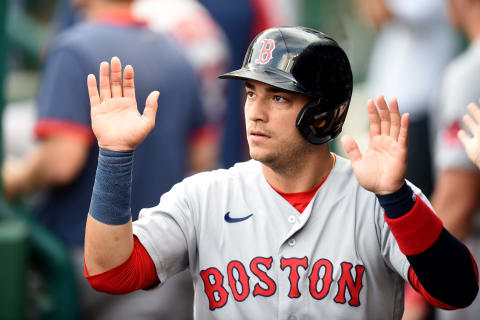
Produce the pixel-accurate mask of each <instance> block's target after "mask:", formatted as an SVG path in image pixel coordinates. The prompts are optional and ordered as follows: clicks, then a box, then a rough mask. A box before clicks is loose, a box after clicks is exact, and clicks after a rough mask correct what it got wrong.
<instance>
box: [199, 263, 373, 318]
mask: <svg viewBox="0 0 480 320" xmlns="http://www.w3.org/2000/svg"><path fill="white" fill-rule="evenodd" d="M272 264H273V258H272V257H255V258H253V259H252V261H250V265H249V268H250V273H249V272H247V269H246V268H245V266H244V264H243V263H242V262H240V261H238V260H232V261H230V262H229V263H228V265H227V274H226V277H225V275H224V274H223V273H222V272H221V271H220V270H218V269H217V268H214V267H211V268H207V269H204V270H201V271H200V276H201V278H202V280H203V284H204V287H205V294H206V295H207V297H208V301H209V307H210V310H212V311H213V310H215V309H217V308H222V307H223V306H225V304H227V302H228V298H229V294H230V293H229V291H230V292H231V294H232V296H233V298H234V299H235V301H237V302H242V301H244V300H245V299H247V297H248V296H249V294H250V291H252V292H251V293H252V295H253V296H254V297H256V296H264V297H270V296H273V295H274V294H275V292H276V291H277V283H275V281H274V280H273V279H272V277H270V276H269V275H268V273H267V272H265V271H263V270H264V269H266V270H267V271H268V270H270V269H271V268H272ZM340 267H341V273H340V278H339V279H333V269H334V266H333V264H332V263H331V262H330V261H329V260H328V259H319V260H317V261H316V262H315V263H314V264H313V265H312V270H311V271H310V274H309V275H308V281H309V288H308V293H309V294H310V296H311V297H312V298H313V299H316V300H322V299H324V298H325V297H326V296H327V295H328V294H329V293H330V291H331V290H335V297H334V298H333V301H334V302H336V303H341V304H345V303H346V302H347V297H346V291H347V290H348V293H349V297H350V299H349V300H348V304H349V305H350V306H353V307H358V306H360V291H361V290H362V288H363V275H364V273H365V267H364V266H363V265H356V266H355V267H353V265H352V264H351V263H349V262H342V263H341V266H340ZM280 269H282V270H283V271H285V273H284V275H285V276H286V277H288V280H289V282H290V290H289V293H288V297H289V298H292V299H295V298H299V297H300V296H301V295H302V292H301V290H300V289H299V286H298V284H299V280H300V269H304V270H308V258H307V257H303V258H284V257H282V258H281V259H280ZM352 269H354V273H353V274H352ZM234 270H235V271H236V273H234ZM249 274H250V275H253V276H255V277H256V278H257V279H258V282H257V283H256V284H255V285H254V286H253V288H250V285H249V283H250V282H249V279H250V275H249ZM280 276H281V275H280ZM260 282H261V283H262V284H263V285H262V286H261V285H260ZM334 282H336V285H335V284H334ZM319 288H321V289H319ZM227 289H228V290H227Z"/></svg>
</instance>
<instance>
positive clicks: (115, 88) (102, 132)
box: [87, 57, 160, 151]
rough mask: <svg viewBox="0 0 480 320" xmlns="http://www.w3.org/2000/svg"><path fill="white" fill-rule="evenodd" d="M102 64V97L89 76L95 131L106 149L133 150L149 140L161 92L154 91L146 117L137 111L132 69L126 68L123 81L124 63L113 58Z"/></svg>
mask: <svg viewBox="0 0 480 320" xmlns="http://www.w3.org/2000/svg"><path fill="white" fill-rule="evenodd" d="M111 69H112V70H111V75H110V66H109V64H108V62H102V63H101V64H100V95H99V94H98V89H97V80H96V78H95V76H94V75H93V74H90V75H88V78H87V84H88V94H89V96H90V106H91V112H90V115H91V118H92V129H93V132H94V133H95V136H96V137H97V140H98V145H99V146H100V147H101V148H103V149H108V150H115V151H127V150H133V149H135V147H137V146H138V145H139V144H140V143H142V141H143V140H144V139H145V138H146V137H147V135H148V133H149V132H150V131H151V130H152V129H153V127H154V126H155V116H156V114H157V108H158V101H157V100H158V97H159V95H160V93H159V92H158V91H153V92H152V93H150V95H149V96H148V98H147V101H146V105H145V110H144V111H143V115H141V114H140V113H139V112H138V108H137V101H136V99H135V84H134V81H133V78H134V74H133V68H132V66H130V65H128V66H126V67H125V70H124V72H123V82H122V64H121V62H120V59H118V58H117V57H113V58H112V61H111Z"/></svg>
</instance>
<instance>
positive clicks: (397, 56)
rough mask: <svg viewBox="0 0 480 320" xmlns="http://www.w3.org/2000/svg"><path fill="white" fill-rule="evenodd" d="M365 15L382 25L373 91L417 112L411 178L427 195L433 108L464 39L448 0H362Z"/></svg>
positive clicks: (405, 109) (369, 81) (370, 87)
mask: <svg viewBox="0 0 480 320" xmlns="http://www.w3.org/2000/svg"><path fill="white" fill-rule="evenodd" d="M357 1H358V2H359V5H360V10H361V12H362V13H363V17H365V18H366V20H367V21H369V22H370V24H371V25H373V26H374V27H375V28H376V29H377V30H378V34H377V38H376V41H375V44H374V46H373V52H372V55H371V60H370V65H369V71H368V74H367V79H366V81H367V91H368V96H376V95H377V94H378V92H383V93H385V96H386V97H397V98H398V101H399V105H400V106H401V108H402V110H401V112H405V113H406V112H408V113H410V115H411V122H410V136H409V141H408V143H409V146H408V147H409V151H410V152H409V158H408V163H409V166H408V171H407V179H408V180H410V181H412V182H413V183H414V184H415V185H417V186H419V187H420V188H421V189H422V190H423V192H424V193H425V195H427V196H430V194H431V192H432V185H433V180H432V166H431V154H430V145H431V143H430V139H429V131H428V130H429V129H428V128H429V118H428V117H429V109H430V105H431V101H432V97H433V95H434V92H435V90H438V86H439V82H440V79H441V75H442V73H443V71H444V69H445V66H446V65H447V63H448V62H449V61H450V60H451V59H452V58H453V57H454V56H455V54H457V53H458V51H459V49H460V41H459V37H458V35H457V34H456V32H455V31H454V30H453V28H451V26H450V25H449V23H448V19H447V7H446V2H445V1H442V0H425V1H420V2H418V1H415V0H357Z"/></svg>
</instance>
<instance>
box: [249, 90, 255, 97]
mask: <svg viewBox="0 0 480 320" xmlns="http://www.w3.org/2000/svg"><path fill="white" fill-rule="evenodd" d="M247 98H248V99H253V98H255V92H253V91H247Z"/></svg>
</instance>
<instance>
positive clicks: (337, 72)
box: [220, 27, 353, 144]
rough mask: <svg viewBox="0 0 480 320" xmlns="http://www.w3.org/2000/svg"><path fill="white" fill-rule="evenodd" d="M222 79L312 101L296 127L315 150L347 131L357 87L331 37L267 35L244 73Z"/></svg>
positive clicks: (290, 31) (289, 30)
mask: <svg viewBox="0 0 480 320" xmlns="http://www.w3.org/2000/svg"><path fill="white" fill-rule="evenodd" d="M220 78H222V79H224V78H227V79H241V80H257V81H260V82H263V83H266V84H269V85H271V86H274V87H277V88H280V89H284V90H287V91H291V92H295V93H300V94H303V95H306V96H308V97H310V98H311V100H310V101H309V102H308V103H307V104H306V105H305V106H304V107H303V109H302V110H301V111H300V113H299V114H298V117H297V120H296V126H297V128H298V130H299V131H300V134H301V135H302V136H303V137H304V138H305V139H307V140H308V141H309V142H310V143H312V144H323V143H326V142H328V141H330V140H331V139H333V138H335V137H336V136H338V134H339V133H340V132H341V131H342V125H343V122H344V121H345V117H346V115H347V111H348V106H349V104H350V98H351V96H352V87H353V77H352V69H351V67H350V63H349V61H348V58H347V55H346V54H345V52H344V51H343V50H342V48H340V46H339V45H338V44H337V42H336V41H335V40H334V39H332V38H331V37H329V36H327V35H325V34H323V33H321V32H319V31H316V30H313V29H309V28H304V27H277V28H271V29H267V30H265V31H263V32H262V33H260V34H259V35H258V36H257V37H256V38H255V39H254V40H253V41H252V42H251V43H250V46H249V47H248V50H247V53H246V55H245V59H244V60H243V65H242V68H241V69H238V70H235V71H232V72H229V73H226V74H224V75H221V76H220ZM324 120H325V121H324ZM319 123H322V125H321V126H319V125H316V124H319Z"/></svg>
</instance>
